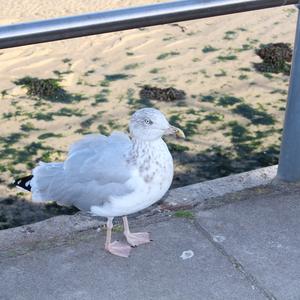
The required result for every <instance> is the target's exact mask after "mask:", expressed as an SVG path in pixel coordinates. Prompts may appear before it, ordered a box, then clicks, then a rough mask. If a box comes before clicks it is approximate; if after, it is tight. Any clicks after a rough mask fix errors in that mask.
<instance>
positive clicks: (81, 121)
mask: <svg viewBox="0 0 300 300" xmlns="http://www.w3.org/2000/svg"><path fill="white" fill-rule="evenodd" d="M148 2H149V1H143V0H136V1H128V0H127V1H116V0H114V1H102V0H98V1H95V0H86V1H78V0H65V1H56V0H52V1H42V0H35V1H29V0H22V1H21V0H20V1H8V2H7V1H0V12H1V13H0V16H1V17H0V20H1V21H0V22H1V24H9V23H15V22H21V21H30V20H38V19H44V18H51V17H58V16H64V15H72V14H79V13H86V12H93V11H100V10H103V9H113V8H118V7H126V6H132V5H141V4H144V3H148ZM153 2H161V1H152V3H153ZM296 15H297V14H296V9H295V7H294V6H289V7H281V8H275V9H266V10H261V11H255V12H247V13H241V14H234V15H228V16H222V17H214V18H207V19H201V20H196V21H189V22H181V23H178V24H177V23H176V24H169V25H163V26H154V27H149V28H140V29H135V30H129V31H123V32H116V33H108V34H103V35H96V36H91V37H84V38H77V39H71V40H65V41H58V42H52V43H44V44H38V45H32V46H25V47H19V48H12V49H6V50H0V66H1V71H0V92H1V95H2V97H1V95H0V101H1V106H0V128H1V144H2V145H1V146H2V149H5V151H4V152H3V153H2V155H1V157H0V158H1V162H0V170H1V171H2V172H1V186H0V193H1V195H3V197H8V196H12V195H16V193H17V191H16V190H15V189H12V188H9V187H8V184H9V183H10V182H11V181H12V179H13V177H14V176H16V175H22V174H28V173H30V169H31V168H32V167H33V166H34V165H35V164H36V163H37V162H38V161H39V160H41V159H43V160H46V161H53V160H62V159H64V157H65V155H66V151H67V149H68V146H69V144H70V143H72V142H74V141H76V140H78V139H79V138H80V137H81V136H82V135H83V134H86V133H95V132H99V131H100V132H103V133H110V132H111V131H113V130H126V129H127V125H128V120H129V118H130V114H131V113H132V112H133V111H134V110H136V109H137V108H139V107H143V106H145V105H148V104H150V105H153V106H154V107H156V108H159V109H160V110H162V111H163V112H164V113H165V114H166V115H167V116H168V118H171V120H172V122H173V123H175V124H178V125H180V126H181V127H182V128H183V129H184V130H185V131H186V133H187V136H188V139H187V140H186V141H179V140H171V139H168V141H169V142H170V143H172V144H173V145H172V150H173V154H174V156H175V158H176V160H175V173H176V174H175V180H174V185H173V186H181V185H185V184H189V183H194V182H198V181H203V180H205V179H210V178H215V177H218V176H224V175H228V174H230V173H234V172H239V171H242V170H246V169H251V168H255V167H259V166H263V165H268V164H272V163H273V162H276V156H278V149H279V144H280V136H281V129H282V121H283V116H284V108H285V104H286V98H287V89H288V80H289V77H288V76H287V75H284V74H282V73H279V74H263V73H259V72H257V71H256V70H255V69H254V67H253V64H254V63H258V62H261V59H260V58H259V57H258V56H257V55H256V54H255V49H256V48H258V47H259V45H260V44H267V43H276V42H283V43H290V44H292V45H293V42H294V34H295V27H296ZM25 76H31V77H36V78H40V79H42V78H44V79H45V78H56V79H60V84H61V86H62V87H63V88H64V89H65V90H66V91H67V92H68V93H70V95H71V94H72V95H71V96H70V97H71V99H72V96H74V97H75V95H81V97H82V98H83V99H82V100H80V101H74V102H73V103H60V102H51V101H47V100H43V99H42V100H41V99H34V98H33V97H30V96H29V95H28V94H27V90H26V88H22V87H21V86H20V85H16V84H15V83H14V82H15V81H16V80H18V79H21V78H23V77H25ZM144 85H151V86H155V87H160V88H167V87H174V88H176V89H180V90H183V91H185V93H186V98H185V99H184V100H181V101H174V102H162V101H155V100H153V101H150V102H149V103H148V104H147V102H145V101H144V102H143V103H141V101H139V99H140V98H139V91H140V89H141V88H142V87H143V86H144ZM229 96H231V97H235V98H234V99H238V100H234V101H237V102H236V103H234V104H229V105H228V104H226V105H225V104H224V103H223V102H222V100H220V99H221V98H222V97H223V98H224V97H225V98H226V97H227V98H228V97H229ZM74 97H73V98H74ZM75 98H76V97H75ZM227 98H226V99H227ZM240 104H242V105H244V106H240V108H242V107H244V108H245V107H246V109H247V108H249V107H250V108H251V109H254V110H256V111H259V112H260V113H258V119H259V117H260V118H261V119H264V120H267V121H261V119H259V120H258V121H257V116H256V118H255V116H254V118H253V117H251V116H250V117H249V115H247V114H246V113H245V112H240V111H239V109H238V108H237V106H238V105H240ZM252 112H253V111H252ZM47 118H48V119H52V120H46V119H47ZM251 118H252V119H251ZM253 120H254V121H255V122H253ZM235 121H236V123H234V122H235ZM234 130H237V131H238V130H240V132H233V131H234ZM245 130H246V131H245ZM19 133H21V135H20V134H19ZM46 133H47V134H48V135H45V134H46ZM49 133H50V134H49ZM51 134H52V135H53V134H54V136H52V137H51ZM233 134H234V136H235V137H237V138H239V140H238V141H237V140H236V139H235V140H234V139H233ZM47 136H48V138H47ZM243 137H248V138H249V139H248V141H246V142H245V141H244V140H243ZM246 139H247V138H246ZM249 140H251V143H252V144H251V145H250V146H253V145H254V146H255V149H253V148H251V150H246V152H247V151H248V153H249V157H247V159H248V160H247V162H246V160H245V159H244V158H245V153H244V154H241V151H240V149H241V147H242V146H245V143H246V145H248V146H249ZM32 143H34V144H32ZM37 143H40V144H37ZM180 146H184V147H185V148H182V147H180ZM250 146H249V147H250ZM254 146H253V147H254ZM47 147H48V148H47ZM239 147H240V148H239ZM24 149H25V152H26V153H24ZM268 151H269V152H270V151H271V154H270V156H268V157H271V159H270V161H268V157H267V158H266V157H265V156H264V155H265V154H264V153H267V154H268V153H269V152H268ZM272 151H274V153H273V152H272ZM257 153H259V155H260V158H261V160H259V159H257V158H255V155H256V154H257ZM273 154H274V155H273ZM242 155H244V156H242ZM272 155H273V156H272ZM218 157H219V158H221V160H222V159H223V160H222V162H221V164H220V163H219V162H218V161H216V160H217V159H218ZM274 157H275V158H274ZM264 159H266V160H267V161H266V160H265V161H264ZM229 160H230V161H229ZM244 160H245V164H244ZM220 168H221V169H220ZM222 168H223V169H222ZM18 195H19V197H23V198H24V197H25V198H27V199H29V198H30V197H29V196H28V195H25V194H23V193H21V194H20V193H19V194H18Z"/></svg>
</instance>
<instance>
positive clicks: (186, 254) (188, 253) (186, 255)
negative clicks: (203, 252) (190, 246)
mask: <svg viewBox="0 0 300 300" xmlns="http://www.w3.org/2000/svg"><path fill="white" fill-rule="evenodd" d="M193 256H194V252H193V251H192V250H187V251H183V252H182V254H181V256H180V257H181V258H182V259H183V260H185V259H189V258H192V257H193Z"/></svg>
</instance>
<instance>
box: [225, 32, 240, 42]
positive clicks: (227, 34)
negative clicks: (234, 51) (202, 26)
mask: <svg viewBox="0 0 300 300" xmlns="http://www.w3.org/2000/svg"><path fill="white" fill-rule="evenodd" d="M235 38H237V32H235V31H232V30H229V31H226V32H225V36H224V37H223V39H224V40H228V41H232V40H234V39H235Z"/></svg>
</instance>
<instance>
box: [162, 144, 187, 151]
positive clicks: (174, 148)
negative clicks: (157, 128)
mask: <svg viewBox="0 0 300 300" xmlns="http://www.w3.org/2000/svg"><path fill="white" fill-rule="evenodd" d="M167 144H168V148H169V150H170V151H171V152H184V151H188V150H189V147H187V146H182V145H180V144H174V143H167Z"/></svg>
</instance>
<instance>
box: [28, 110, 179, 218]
mask: <svg viewBox="0 0 300 300" xmlns="http://www.w3.org/2000/svg"><path fill="white" fill-rule="evenodd" d="M145 120H151V124H146V122H145ZM148 123H150V122H148ZM169 127H170V125H169V123H168V122H167V120H166V119H165V117H164V116H163V114H161V113H160V112H159V111H157V110H155V109H144V110H140V111H138V112H136V113H135V114H134V115H133V117H132V119H131V123H130V134H131V139H130V138H129V137H128V136H127V135H126V134H124V133H120V132H115V133H113V134H112V135H111V136H109V137H105V136H103V135H100V134H98V135H89V136H86V137H84V138H83V139H82V140H80V141H78V142H77V143H75V144H73V145H72V146H71V148H70V151H69V154H68V158H67V159H66V161H65V162H61V163H41V164H40V165H39V166H37V167H36V168H35V169H34V170H33V179H32V180H31V186H32V193H33V196H32V198H33V200H34V201H38V202H39V201H49V200H54V201H57V202H58V203H60V204H62V205H74V206H76V207H78V208H79V209H81V210H85V211H91V212H92V213H93V214H94V215H99V216H104V217H115V216H123V215H127V214H130V213H134V212H137V211H139V210H141V209H144V208H146V207H148V206H150V205H151V204H153V203H155V202H156V201H158V200H160V199H161V198H162V197H163V195H164V194H165V193H166V191H167V190H168V189H169V187H170V185H171V182H172V178H173V161H172V157H171V154H170V152H169V150H168V148H167V145H166V144H165V142H164V141H163V140H162V138H161V136H162V135H163V134H164V133H165V131H166V130H168V128H169Z"/></svg>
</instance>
